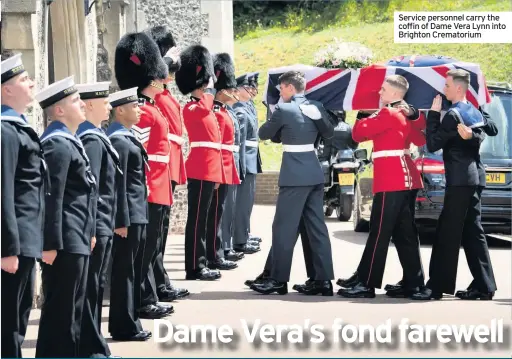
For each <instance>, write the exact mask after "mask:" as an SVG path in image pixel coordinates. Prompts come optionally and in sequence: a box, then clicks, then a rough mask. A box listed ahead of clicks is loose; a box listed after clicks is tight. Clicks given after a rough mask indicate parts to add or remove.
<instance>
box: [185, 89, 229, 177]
mask: <svg viewBox="0 0 512 359" xmlns="http://www.w3.org/2000/svg"><path fill="white" fill-rule="evenodd" d="M183 122H184V123H185V127H186V129H187V132H188V138H189V141H190V154H189V155H188V158H187V161H186V162H185V167H186V169H187V177H188V178H193V179H197V180H204V181H210V182H216V183H222V181H223V178H224V173H223V169H222V154H221V144H222V141H221V133H220V128H219V123H218V122H217V118H216V117H215V114H214V113H213V95H212V94H209V93H205V94H204V95H203V96H202V97H201V98H200V99H198V98H195V97H193V98H192V100H191V101H190V102H188V103H187V104H186V105H185V106H184V107H183Z"/></svg>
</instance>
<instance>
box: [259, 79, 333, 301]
mask: <svg viewBox="0 0 512 359" xmlns="http://www.w3.org/2000/svg"><path fill="white" fill-rule="evenodd" d="M305 82H306V81H305V79H304V75H303V74H301V73H299V72H296V71H289V72H286V73H284V74H283V75H282V76H281V77H280V78H279V83H280V88H281V96H282V97H283V99H284V100H285V101H287V103H284V104H281V105H280V106H277V107H276V110H275V111H274V113H273V114H272V117H271V118H270V119H269V120H268V121H267V122H266V123H265V124H263V126H262V127H261V128H260V130H259V136H260V138H262V139H273V138H275V137H276V136H280V138H281V140H282V142H283V149H284V153H283V162H282V165H281V171H280V177H279V195H278V199H277V205H276V214H275V217H274V222H273V225H272V265H271V273H270V277H269V278H267V279H266V280H265V281H263V282H262V283H257V284H256V283H255V284H253V285H252V286H251V289H253V290H255V291H257V292H259V293H262V294H270V293H273V292H277V293H279V294H286V293H288V286H287V282H288V281H289V279H290V270H291V264H292V258H293V249H294V247H295V243H296V241H297V232H298V230H299V224H300V221H301V219H302V220H303V221H304V225H305V227H306V230H307V232H308V235H309V242H310V245H311V252H312V261H313V266H314V268H315V270H314V271H315V278H314V279H315V281H314V283H313V284H311V285H310V286H309V288H311V289H314V291H312V292H311V294H313V292H315V294H322V295H333V288H332V283H331V280H332V279H334V271H333V264H332V252H331V243H330V240H329V233H328V231H327V226H326V225H325V221H324V212H323V194H324V188H323V186H324V175H323V171H322V168H321V166H320V162H319V161H318V158H317V156H316V153H315V142H316V141H317V138H318V135H319V134H320V135H321V136H322V137H324V138H330V137H332V136H333V134H334V127H333V126H332V124H331V122H330V120H329V115H328V114H327V113H326V111H325V110H324V109H323V106H322V105H321V104H320V103H318V102H314V103H313V102H311V101H308V100H307V99H306V98H305V97H304V95H303V91H304V88H305Z"/></svg>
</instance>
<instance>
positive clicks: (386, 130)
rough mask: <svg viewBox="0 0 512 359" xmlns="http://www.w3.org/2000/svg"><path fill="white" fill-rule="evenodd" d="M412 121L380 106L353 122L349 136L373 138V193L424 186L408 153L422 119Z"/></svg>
mask: <svg viewBox="0 0 512 359" xmlns="http://www.w3.org/2000/svg"><path fill="white" fill-rule="evenodd" d="M422 116H423V115H421V117H420V119H418V120H416V121H418V122H416V121H414V122H415V123H414V124H412V123H411V122H413V121H409V120H407V119H406V117H405V115H404V114H402V113H401V112H400V111H399V110H397V109H394V108H388V107H385V108H382V109H381V110H380V111H378V112H376V113H374V114H373V115H371V116H370V117H368V118H365V119H362V120H359V121H356V123H355V125H354V128H353V129H352V138H353V139H354V141H356V142H364V141H373V153H372V160H373V164H374V170H373V193H378V192H392V191H404V190H411V189H419V188H422V187H423V182H422V180H421V175H420V173H419V171H418V169H417V168H416V166H415V165H414V163H413V161H412V159H411V156H410V155H409V154H408V152H409V147H410V144H411V142H413V143H415V144H416V143H419V142H420V139H421V136H422V133H421V132H420V131H421V129H422V128H421V123H422V122H423V128H425V119H424V117H422Z"/></svg>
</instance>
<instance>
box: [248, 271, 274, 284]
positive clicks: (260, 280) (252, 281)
mask: <svg viewBox="0 0 512 359" xmlns="http://www.w3.org/2000/svg"><path fill="white" fill-rule="evenodd" d="M269 275H270V274H269V273H268V272H267V271H263V272H261V274H260V275H258V276H257V277H256V278H255V279H247V280H246V281H245V283H244V284H245V285H246V286H248V287H249V288H250V287H251V285H253V284H255V283H258V284H261V283H263V281H264V280H265V279H267V278H268V276H269Z"/></svg>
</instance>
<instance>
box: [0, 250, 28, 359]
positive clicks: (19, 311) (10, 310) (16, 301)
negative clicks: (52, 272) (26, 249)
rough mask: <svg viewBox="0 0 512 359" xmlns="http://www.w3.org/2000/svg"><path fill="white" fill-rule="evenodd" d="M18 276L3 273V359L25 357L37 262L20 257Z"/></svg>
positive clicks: (16, 274)
mask: <svg viewBox="0 0 512 359" xmlns="http://www.w3.org/2000/svg"><path fill="white" fill-rule="evenodd" d="M18 263H19V264H18V270H17V271H16V273H14V274H10V273H7V272H5V271H2V358H21V346H22V345H23V340H24V339H25V333H26V332H27V325H28V318H29V316H30V309H31V308H32V300H33V298H34V280H35V273H36V271H35V259H34V258H29V257H22V256H18Z"/></svg>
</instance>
